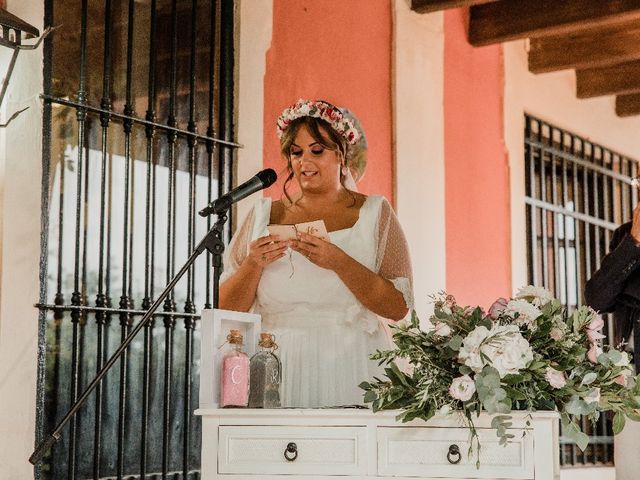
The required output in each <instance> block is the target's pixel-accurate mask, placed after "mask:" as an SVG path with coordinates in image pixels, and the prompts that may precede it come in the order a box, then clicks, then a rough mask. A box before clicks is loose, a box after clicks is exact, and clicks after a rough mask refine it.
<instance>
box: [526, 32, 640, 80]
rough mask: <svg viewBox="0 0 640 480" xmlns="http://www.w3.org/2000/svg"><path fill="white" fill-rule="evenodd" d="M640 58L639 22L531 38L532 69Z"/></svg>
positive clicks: (550, 69) (603, 64)
mask: <svg viewBox="0 0 640 480" xmlns="http://www.w3.org/2000/svg"><path fill="white" fill-rule="evenodd" d="M632 60H640V23H639V22H637V21H634V22H631V23H628V22H626V23H621V24H617V25H609V26H606V27H601V28H595V29H587V30H583V31H580V32H575V33H572V34H570V35H559V36H552V37H542V38H532V39H531V42H530V45H529V71H531V72H533V73H545V72H554V71H557V70H565V69H587V68H601V67H608V66H611V65H614V64H616V63H622V62H630V61H632Z"/></svg>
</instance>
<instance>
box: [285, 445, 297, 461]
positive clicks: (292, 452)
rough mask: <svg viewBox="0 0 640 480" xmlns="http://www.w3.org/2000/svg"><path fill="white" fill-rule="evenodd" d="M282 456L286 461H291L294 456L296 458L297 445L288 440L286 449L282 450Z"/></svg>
mask: <svg viewBox="0 0 640 480" xmlns="http://www.w3.org/2000/svg"><path fill="white" fill-rule="evenodd" d="M284 458H286V459H287V462H293V461H294V460H295V459H296V458H298V446H297V445H296V444H295V443H293V442H290V443H289V444H287V449H286V450H285V451H284Z"/></svg>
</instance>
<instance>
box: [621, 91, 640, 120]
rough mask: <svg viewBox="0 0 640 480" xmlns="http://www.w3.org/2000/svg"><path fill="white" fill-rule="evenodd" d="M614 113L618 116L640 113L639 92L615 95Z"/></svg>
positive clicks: (630, 115)
mask: <svg viewBox="0 0 640 480" xmlns="http://www.w3.org/2000/svg"><path fill="white" fill-rule="evenodd" d="M616 115H618V116H619V117H632V116H634V115H640V93H631V94H629V95H618V96H617V97H616Z"/></svg>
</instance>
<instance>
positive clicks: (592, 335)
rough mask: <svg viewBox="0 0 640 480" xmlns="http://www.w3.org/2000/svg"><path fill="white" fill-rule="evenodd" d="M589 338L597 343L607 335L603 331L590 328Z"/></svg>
mask: <svg viewBox="0 0 640 480" xmlns="http://www.w3.org/2000/svg"><path fill="white" fill-rule="evenodd" d="M587 338H588V339H589V341H590V342H591V343H596V342H597V341H598V340H600V339H602V338H606V337H605V336H604V335H603V334H602V333H600V332H599V331H598V330H591V329H590V328H589V329H587Z"/></svg>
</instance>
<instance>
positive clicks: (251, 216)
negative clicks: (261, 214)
mask: <svg viewBox="0 0 640 480" xmlns="http://www.w3.org/2000/svg"><path fill="white" fill-rule="evenodd" d="M254 221H255V207H254V208H252V209H251V210H250V211H249V213H248V214H247V216H246V218H245V219H244V221H243V222H242V224H241V225H240V228H238V229H237V230H236V233H234V235H233V237H231V241H230V242H229V246H228V247H227V248H226V250H225V252H224V258H223V265H224V271H223V272H222V275H221V276H220V283H223V282H225V281H226V280H227V279H228V278H229V277H231V276H232V275H233V274H234V273H236V272H237V271H238V268H240V265H242V262H243V261H244V259H245V258H247V255H248V254H249V244H250V243H251V233H252V231H253V224H254Z"/></svg>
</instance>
